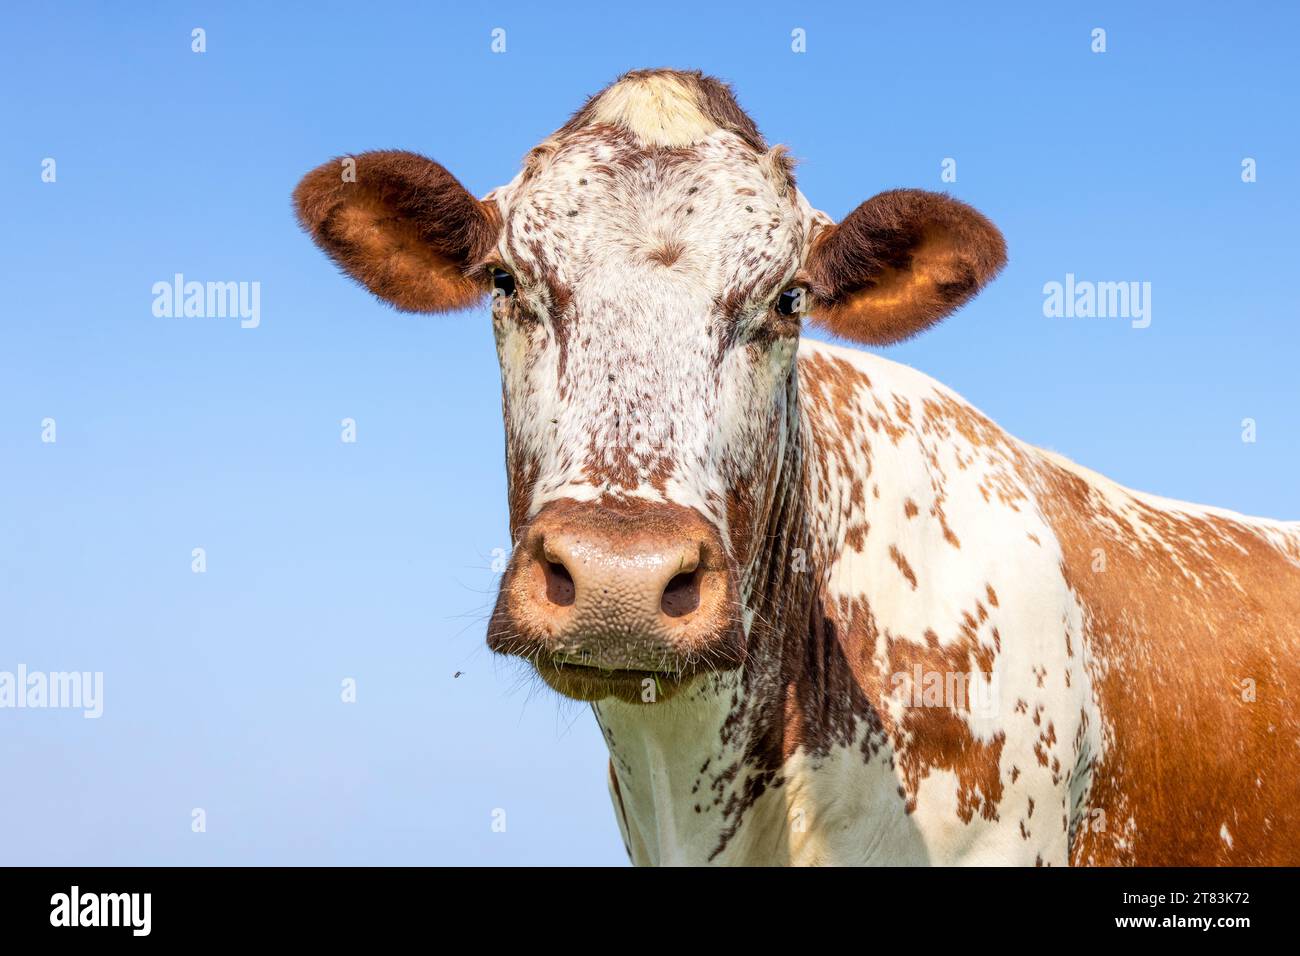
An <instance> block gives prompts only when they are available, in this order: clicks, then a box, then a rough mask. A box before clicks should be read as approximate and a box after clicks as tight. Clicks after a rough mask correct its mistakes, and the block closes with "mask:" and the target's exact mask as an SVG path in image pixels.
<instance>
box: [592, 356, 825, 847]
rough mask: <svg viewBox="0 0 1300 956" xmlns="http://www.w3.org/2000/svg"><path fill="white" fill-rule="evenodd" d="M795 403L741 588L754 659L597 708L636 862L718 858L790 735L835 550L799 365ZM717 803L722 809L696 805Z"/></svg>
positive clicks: (791, 390) (793, 379)
mask: <svg viewBox="0 0 1300 956" xmlns="http://www.w3.org/2000/svg"><path fill="white" fill-rule="evenodd" d="M785 407H786V412H785V418H784V421H783V423H782V427H781V441H780V442H779V444H778V452H777V454H778V463H777V467H776V468H775V469H774V480H773V485H772V492H771V494H770V495H768V496H766V498H765V500H766V502H767V507H766V512H765V514H764V515H763V516H762V519H761V522H760V530H761V535H760V536H759V537H758V538H757V540H759V541H762V542H764V544H763V546H762V547H761V549H760V551H759V553H758V554H757V555H755V558H754V560H753V561H752V563H751V565H750V567H749V569H748V572H747V573H746V574H745V576H744V580H743V582H742V588H741V594H742V596H743V598H742V599H743V603H744V608H743V613H744V615H745V621H746V625H747V632H748V640H747V651H746V661H745V665H744V667H743V668H742V669H740V670H738V671H730V672H726V673H723V674H719V675H716V676H712V677H709V678H706V679H701V680H699V681H697V682H696V684H695V685H694V686H693V687H692V688H691V690H690V691H689V692H688V693H687V694H684V695H681V696H680V697H677V698H673V699H670V700H667V701H664V702H662V703H659V704H655V705H652V706H645V705H634V704H625V703H622V702H619V701H614V700H606V701H602V702H600V703H599V704H596V705H594V706H593V710H594V712H595V714H596V719H597V721H598V722H599V724H600V726H601V730H602V732H603V733H604V735H605V740H606V743H607V744H608V746H609V749H610V758H611V761H612V764H613V767H614V773H615V777H616V787H617V792H616V795H615V804H616V806H615V810H616V813H619V814H621V816H622V818H623V821H624V824H625V830H626V837H627V839H628V842H629V850H630V852H631V853H632V856H633V859H634V860H636V861H637V862H650V863H655V864H661V865H667V864H674V863H701V862H707V861H709V860H710V859H712V858H714V857H715V856H716V855H717V853H718V851H720V850H721V849H722V848H723V847H724V846H725V845H726V843H727V842H729V840H730V837H731V836H732V835H733V834H734V831H735V830H736V829H737V828H738V827H739V825H740V823H741V821H742V819H743V817H744V814H745V811H746V810H747V809H748V807H749V805H751V804H752V802H753V801H754V800H755V799H757V797H758V796H759V795H761V794H762V792H764V790H765V789H766V788H767V787H768V786H769V785H771V784H772V783H773V778H774V776H775V774H776V772H777V768H778V767H779V764H780V760H781V756H782V752H783V750H784V748H785V741H786V737H787V735H786V733H785V731H784V719H783V717H784V715H783V701H784V699H785V693H784V687H783V680H782V671H783V667H784V664H783V662H785V661H787V660H788V659H789V658H790V657H791V656H796V657H797V656H798V655H800V654H801V653H802V651H801V647H802V643H803V638H804V637H806V635H807V633H808V627H809V621H810V620H811V619H812V618H813V616H814V615H813V608H814V605H815V599H816V592H817V587H816V581H817V580H818V577H819V575H818V573H817V571H818V567H817V563H818V559H819V558H820V557H821V556H822V554H821V553H822V552H823V551H824V550H825V549H824V548H817V547H815V546H814V541H813V530H812V522H811V508H810V506H809V463H808V457H807V454H806V450H807V449H809V448H811V447H812V440H811V434H810V426H809V424H808V422H807V421H806V416H805V415H804V414H803V410H802V409H801V407H800V402H799V390H798V375H797V373H796V372H795V371H794V370H792V371H791V375H790V381H789V384H788V386H787V400H786V406H785ZM727 780H741V781H747V783H746V784H745V785H744V786H743V793H744V795H743V796H741V797H740V799H739V800H737V799H736V798H735V796H734V795H731V794H728V795H726V796H724V794H726V793H727V791H728V789H729V788H728V787H726V786H719V781H727ZM711 801H712V802H713V804H714V806H713V808H712V809H713V811H714V812H711V813H710V812H702V811H701V810H699V809H697V807H700V806H701V805H703V804H708V803H710V802H711ZM720 820H721V821H722V824H721V832H722V838H721V840H720V839H719V831H720V823H719V821H720Z"/></svg>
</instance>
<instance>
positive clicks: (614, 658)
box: [488, 499, 745, 703]
mask: <svg viewBox="0 0 1300 956" xmlns="http://www.w3.org/2000/svg"><path fill="white" fill-rule="evenodd" d="M488 646H489V647H490V648H491V649H492V650H494V651H496V652H497V653H501V654H512V655H516V656H518V657H521V658H523V659H525V660H527V661H528V662H529V663H531V664H532V665H533V667H534V668H535V669H536V670H537V673H538V674H539V675H540V676H541V678H542V680H543V681H545V682H546V683H547V684H548V685H549V686H550V687H552V688H553V689H555V690H556V691H558V692H559V693H561V694H563V695H565V696H566V697H571V698H573V699H575V700H587V701H594V700H603V699H605V698H611V697H612V698H616V699H619V700H623V701H627V702H629V703H658V702H661V701H664V700H667V699H669V698H671V697H674V696H677V695H679V694H680V693H681V692H682V691H683V690H684V689H685V688H687V687H688V686H689V685H691V684H692V683H693V682H694V681H695V680H696V679H698V678H699V677H701V676H702V675H705V674H709V673H714V672H718V671H722V670H728V669H731V668H735V667H738V666H740V664H741V663H742V662H743V658H744V647H745V641H744V630H743V626H742V624H741V617H740V614H739V608H738V602H737V587H736V572H735V568H734V566H733V565H732V562H731V560H730V558H729V557H728V555H727V552H726V548H725V547H724V546H723V543H722V538H721V536H720V535H719V534H718V532H717V530H716V528H714V526H713V525H712V524H711V523H710V522H709V521H707V520H706V519H704V518H703V517H702V516H701V515H700V514H699V512H697V511H695V510H694V509H691V508H685V507H682V506H679V505H672V504H663V503H650V502H645V501H639V500H632V501H628V500H618V501H610V500H604V499H602V500H601V501H600V502H590V501H588V502H578V501H573V500H571V499H564V500H561V501H556V502H552V503H550V504H548V505H547V506H546V507H544V508H543V509H542V510H541V511H540V512H539V513H538V514H537V516H536V517H535V518H534V519H533V520H532V521H531V522H530V523H529V524H528V526H527V527H526V528H525V529H524V531H523V533H522V534H521V535H520V538H519V545H518V547H517V548H516V549H515V553H514V556H513V557H512V559H511V562H510V566H509V567H508V568H507V569H506V573H505V576H504V577H503V578H502V582H501V591H500V593H499V595H498V596H497V603H496V609H495V610H494V611H493V613H492V620H491V623H490V624H489V627H488Z"/></svg>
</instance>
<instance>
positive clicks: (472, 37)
mask: <svg viewBox="0 0 1300 956" xmlns="http://www.w3.org/2000/svg"><path fill="white" fill-rule="evenodd" d="M836 6H839V7H842V9H841V10H835V9H834V8H833V7H832V5H830V4H816V5H811V6H810V5H805V4H793V3H780V4H777V3H759V2H748V3H744V4H710V5H705V4H699V3H676V2H670V0H660V2H658V3H655V4H649V5H644V6H643V7H642V8H641V9H639V10H630V9H627V8H625V7H622V6H619V5H612V4H609V3H598V4H596V3H582V4H565V5H559V6H556V7H551V6H550V5H537V4H515V3H508V2H498V3H495V4H491V5H489V6H488V7H484V8H481V9H471V5H467V4H456V5H442V4H384V3H375V4H355V3H346V4H344V3H340V4H335V5H324V6H320V7H314V6H313V7H308V6H307V5H302V6H296V7H293V8H289V7H288V6H287V5H286V6H283V7H282V6H281V5H268V4H247V5H241V4H221V5H219V6H218V5H215V4H213V5H211V6H208V5H197V4H196V5H185V4H167V5H162V4H159V5H149V4H129V5H127V4H114V5H109V4H102V5H101V4H61V5H57V6H55V5H42V6H40V7H39V8H38V7H37V6H32V5H29V6H25V7H22V8H21V9H19V8H15V9H14V10H11V11H9V12H8V13H7V14H6V20H7V22H6V29H5V30H4V32H3V35H2V36H0V81H2V82H3V87H4V89H5V90H6V97H5V99H4V101H3V102H2V103H0V123H2V126H0V128H2V129H3V130H4V136H3V140H2V145H0V198H2V200H3V204H4V208H5V210H6V216H5V223H6V228H5V229H4V230H3V232H0V261H3V263H4V274H5V282H4V289H5V294H6V302H5V304H4V305H5V308H4V318H3V320H0V491H2V494H0V671H6V670H8V671H13V670H15V669H16V668H17V667H18V665H20V664H24V665H26V666H27V667H28V668H29V669H32V670H41V671H59V670H78V671H102V672H103V673H104V698H105V699H104V715H103V716H102V717H101V718H100V719H98V720H85V719H83V718H82V717H81V715H80V713H77V712H72V711H59V710H23V711H18V710H0V781H2V782H3V783H2V784H0V864H3V863H35V864H39V863H50V864H56V863H64V864H71V863H97V864H148V863H159V864H170V863H214V864H234V863H303V864H316V863H370V864H384V863H413V864H414V863H470V864H475V863H482V864H494V863H522V864H533V863H621V862H624V857H623V851H622V847H621V844H620V842H619V838H618V834H617V830H616V828H615V824H614V819H613V815H612V811H611V809H610V806H609V803H608V798H607V795H606V789H605V752H604V747H603V744H602V742H601V740H600V738H599V735H598V733H597V730H596V727H595V725H594V722H593V721H592V719H591V717H590V715H589V713H588V712H587V711H586V709H585V708H584V707H583V706H581V705H577V704H568V703H563V702H560V701H558V700H557V699H556V698H555V697H554V695H552V694H551V693H550V692H548V691H545V690H543V689H537V688H536V687H535V685H534V684H533V682H531V681H529V680H527V679H526V678H525V677H524V676H523V675H522V674H521V673H520V671H519V670H518V669H517V668H516V667H515V666H513V665H511V664H509V663H505V662H495V661H494V660H493V659H492V658H491V656H490V655H489V654H488V652H487V651H486V649H485V648H484V646H483V631H484V626H485V624H484V617H485V614H486V611H487V609H488V608H489V607H490V603H491V600H492V594H493V590H494V587H495V583H496V575H495V574H494V573H493V571H492V569H491V562H492V556H493V549H495V548H503V547H507V546H508V536H507V531H506V508H505V488H504V471H503V466H502V448H503V437H502V430H501V423H500V392H499V383H498V371H497V365H496V359H495V355H494V352H493V349H492V341H491V334H490V327H489V320H488V316H487V314H486V311H480V312H477V313H471V314H464V315H457V316H450V317H411V316H403V315H399V314H397V313H395V312H393V311H391V310H389V309H387V308H385V307H383V306H381V305H379V304H377V303H376V302H375V301H374V300H373V299H372V298H371V297H370V296H369V295H368V294H367V293H365V292H364V291H363V290H361V289H359V288H357V287H355V286H353V285H351V284H350V283H348V282H346V281H344V280H343V279H342V278H340V277H339V276H338V275H336V274H335V272H334V270H333V268H332V267H330V266H329V265H328V264H327V262H326V261H325V259H324V258H323V256H322V255H321V254H320V253H319V252H318V251H317V250H316V249H315V248H314V247H313V246H312V245H311V243H310V242H309V241H308V240H307V239H306V238H305V237H304V236H302V235H301V234H300V233H299V232H298V230H297V227H296V225H295V223H294V221H293V217H292V215H291V212H290V207H289V194H290V192H291V190H292V189H293V186H294V184H295V183H296V182H297V180H298V178H299V177H300V176H301V175H302V174H303V173H305V172H306V171H308V170H309V169H311V168H312V167H313V166H315V165H317V164H319V163H321V162H323V161H324V160H326V159H328V158H330V157H333V156H336V155H338V154H340V153H344V152H355V151H360V150H364V149H372V148H383V147H397V148H405V149H412V150H416V151H419V152H423V153H425V154H427V155H430V156H432V157H434V158H436V159H437V160H439V161H440V162H442V163H443V164H445V165H446V166H447V167H448V168H450V169H451V170H452V171H453V172H454V173H456V174H457V175H458V176H459V177H460V178H461V179H462V181H463V182H465V184H466V185H467V186H468V187H469V188H470V189H471V190H472V191H475V192H477V193H480V194H481V193H483V192H486V191H487V190H488V189H490V188H492V187H493V186H495V185H498V184H499V183H502V182H505V181H506V180H508V179H509V178H510V177H511V176H512V175H513V174H514V171H515V169H516V167H517V164H518V161H519V159H520V157H521V156H522V155H523V154H524V153H525V152H526V151H527V149H528V148H529V147H531V146H532V145H533V144H534V143H536V142H537V141H538V140H539V139H541V138H542V137H543V136H545V135H546V134H547V133H549V132H550V131H551V130H552V129H554V128H555V127H556V126H558V125H560V124H561V123H562V122H563V121H564V119H565V118H567V116H568V115H569V114H570V113H571V112H572V111H573V110H574V109H576V108H577V107H578V106H579V105H581V103H582V101H583V99H584V98H585V97H586V96H587V95H588V94H590V93H592V92H594V91H596V90H597V89H599V88H600V87H601V86H603V85H604V84H606V83H607V82H608V81H609V80H611V79H613V78H614V77H615V76H616V75H618V74H619V73H621V72H623V71H624V70H627V69H631V68H637V67H646V66H676V67H683V68H701V69H704V70H706V71H708V72H710V73H713V74H715V75H718V76H720V77H722V78H724V79H727V80H730V81H731V82H733V83H734V84H735V86H736V88H737V90H738V93H739V96H740V100H741V103H742V105H744V106H745V107H746V108H747V109H748V110H749V111H750V113H751V114H752V115H753V116H754V117H755V119H756V120H757V122H758V123H759V125H760V127H761V128H762V129H763V130H764V132H765V134H766V135H767V137H768V138H769V139H770V140H772V141H774V142H783V143H786V144H788V145H789V146H790V147H791V149H792V151H793V153H794V155H795V156H796V157H798V158H799V159H800V160H801V165H800V169H799V183H800V186H801V188H802V189H803V190H804V191H805V193H806V194H807V195H808V196H809V198H810V199H811V201H812V202H813V203H814V204H815V205H817V206H819V207H821V208H823V209H825V210H827V211H828V212H829V213H831V214H832V215H834V216H836V217H839V216H842V215H844V214H845V213H847V212H848V211H849V210H851V209H852V208H853V207H854V206H855V205H857V204H858V203H859V202H861V201H862V200H864V199H866V198H868V197H869V196H871V195H872V194H873V193H875V192H878V191H880V190H882V189H887V188H891V187H898V186H915V187H922V188H930V189H948V190H949V191H951V192H952V193H953V194H954V195H956V196H958V197H960V198H962V199H965V200H967V201H968V202H971V203H972V204H974V205H975V206H976V207H978V208H979V209H981V210H982V211H983V212H985V213H986V214H987V215H988V216H989V217H990V218H992V219H993V220H994V221H995V222H996V223H997V224H998V225H999V226H1000V227H1001V228H1002V230H1003V232H1004V233H1005V234H1006V236H1007V240H1008V244H1009V248H1010V258H1011V262H1010V265H1009V267H1008V268H1007V269H1006V271H1005V272H1004V273H1003V274H1002V276H1001V277H1000V278H999V279H998V280H997V281H996V282H995V283H994V285H993V286H992V287H990V288H989V289H988V290H987V291H985V292H984V293H983V294H982V295H981V296H980V298H979V299H978V300H976V301H975V302H974V303H973V304H972V305H970V306H969V307H967V308H966V309H965V310H964V311H962V312H961V313H959V314H958V315H957V316H955V317H953V318H952V319H950V320H949V321H947V322H946V323H945V324H944V325H942V326H940V327H939V328H938V329H936V330H934V331H932V332H930V333H928V334H927V335H925V336H923V337H921V338H919V339H916V340H914V341H913V342H910V343H907V344H905V345H902V346H899V347H895V348H892V349H889V350H887V354H889V355H890V356H891V357H893V358H896V359H898V360H900V361H903V362H906V363H908V364H911V365H914V366H916V367H917V368H920V369H921V370H923V371H925V372H927V373H929V374H931V375H933V376H935V377H936V378H938V379H939V380H941V381H943V382H945V383H947V384H948V385H950V386H952V387H953V388H955V389H956V390H957V391H959V392H960V393H962V394H963V395H965V396H966V397H967V398H968V399H970V400H971V401H972V402H974V403H975V404H976V405H977V406H979V407H980V408H982V409H983V410H984V411H986V412H987V413H988V414H990V415H991V416H992V417H993V418H994V419H995V420H997V421H998V422H999V423H1000V424H1001V425H1003V426H1004V427H1005V428H1007V429H1008V430H1009V431H1011V432H1012V433H1014V434H1016V435H1018V436H1020V437H1022V438H1024V439H1026V440H1029V441H1032V442H1035V443H1037V444H1041V445H1045V446H1048V447H1051V448H1054V449H1056V450H1058V451H1060V452H1062V453H1064V454H1066V455H1068V456H1070V457H1072V458H1074V459H1076V460H1078V461H1080V462H1082V463H1083V464H1086V465H1088V466H1090V467H1092V468H1095V469H1097V470H1099V471H1101V472H1103V473H1105V474H1108V475H1110V476H1111V477H1113V478H1115V479H1117V480H1119V481H1121V482H1123V483H1125V484H1128V485H1131V486H1133V487H1137V488H1141V489H1143V490H1149V491H1154V492H1158V493H1160V494H1164V495H1168V496H1172V497H1180V498H1188V499H1192V500H1196V501H1202V502H1206V503H1210V504H1215V505H1220V506H1224V507H1229V508H1234V509H1238V510H1242V511H1246V512H1251V513H1259V514H1268V515H1273V516H1276V517H1286V518H1292V519H1297V518H1300V494H1298V493H1297V479H1296V475H1297V472H1298V470H1300V421H1298V420H1297V415H1296V410H1297V408H1300V381H1298V379H1300V375H1298V374H1297V373H1298V372H1300V363H1298V361H1297V359H1298V357H1300V331H1298V328H1300V305H1298V304H1297V296H1296V288H1295V276H1296V262H1297V253H1298V252H1300V249H1298V246H1300V240H1298V239H1297V235H1298V232H1297V229H1296V225H1295V224H1296V221H1297V214H1298V213H1300V182H1298V180H1297V168H1298V163H1300V133H1298V132H1297V127H1296V123H1295V122H1294V115H1295V107H1296V102H1297V92H1300V82H1298V81H1300V60H1298V59H1297V58H1296V56H1295V52H1294V38H1295V36H1296V35H1297V30H1298V29H1300V14H1297V12H1296V8H1295V7H1294V6H1293V5H1290V4H1281V3H1277V4H1262V3H1261V4H1252V3H1237V4H1231V5H1227V4H1210V3H1186V2H1182V3H1144V4H1140V5H1139V4H1130V3H1118V2H1117V3H1069V4H1065V3H1060V4H1057V3H1053V4H1043V3H1024V4H1003V5H998V9H997V10H993V9H990V8H989V7H988V6H987V5H984V4H977V3H944V2H930V3H926V4H922V5H917V4H897V3H888V4H876V3H853V4H842V5H836ZM194 27H202V28H204V29H205V30H206V31H207V52H205V53H203V54H196V53H193V52H192V51H191V30H192V29H193V28H194ZM497 27H500V28H503V29H505V31H506V52H505V53H503V54H494V53H492V52H491V49H490V44H491V31H492V30H493V29H494V28H497ZM1096 27H1102V28H1104V29H1105V30H1106V31H1107V34H1106V41H1107V50H1106V52H1105V53H1101V54H1098V53H1093V52H1091V50H1090V45H1091V37H1090V33H1091V31H1092V30H1093V29H1094V28H1096ZM795 28H802V29H804V30H806V34H807V52H806V53H802V54H796V53H793V52H791V49H790V44H791V39H790V37H791V31H792V30H793V29H795ZM47 157H48V158H53V159H54V160H55V161H56V164H57V166H56V173H57V178H56V181H55V182H53V183H47V182H42V179H41V171H42V161H43V160H44V159H45V158H47ZM1246 157H1250V158H1253V159H1254V160H1255V161H1256V164H1257V177H1258V178H1257V181H1256V182H1253V183H1243V182H1242V179H1241V163H1242V160H1243V159H1244V158H1246ZM945 158H954V159H956V161H957V174H958V175H957V181H956V182H955V183H951V184H946V183H943V182H941V181H940V172H941V163H942V161H943V160H944V159H945ZM178 272H180V273H183V274H184V275H185V276H186V277H187V278H189V279H198V280H201V281H207V280H222V281H227V280H229V281H248V282H252V281H256V282H259V283H260V288H261V321H260V325H259V326H258V327H257V328H255V329H241V328H240V327H239V323H238V321H237V320H233V319H198V318H191V319H184V318H159V317H156V316H154V315H153V313H152V309H151V306H152V302H153V296H152V293H151V287H152V285H153V284H154V283H155V282H159V281H170V280H171V277H172V276H173V275H174V274H175V273H178ZM1067 273H1073V274H1075V275H1076V276H1077V277H1079V278H1080V279H1091V280H1101V281H1138V282H1150V283H1151V287H1152V302H1151V310H1152V322H1151V325H1150V327H1149V328H1145V329H1134V328H1132V327H1131V324H1130V323H1129V322H1128V321H1126V320H1119V319H1109V320H1107V319H1080V318H1073V319H1065V318H1047V317H1045V316H1044V314H1043V286H1044V284H1045V283H1047V282H1051V281H1064V278H1065V275H1066V274H1067ZM46 418H53V419H54V420H55V422H56V428H57V441H56V442H55V443H53V444H50V443H46V442H42V440H41V436H42V425H41V423H42V421H43V420H44V419H46ZM344 418H353V419H355V420H356V422H357V439H358V440H357V441H356V442H355V443H353V444H345V443H343V442H342V441H340V421H341V420H342V419H344ZM1246 418H1251V419H1253V420H1254V421H1255V423H1256V429H1257V432H1256V436H1257V440H1256V441H1255V442H1253V443H1248V442H1243V441H1242V424H1241V423H1242V420H1243V419H1246ZM196 547H202V548H204V549H205V550H206V554H207V571H206V572H205V573H203V574H195V573H192V571H191V560H192V559H191V553H192V550H193V549H194V548H196ZM458 671H459V672H462V673H461V676H460V677H458V678H457V677H454V676H453V675H454V674H455V673H456V672H458ZM344 678H352V679H355V681H356V682H357V701H356V703H354V704H344V703H342V702H341V701H340V686H341V681H342V680H343V679H344ZM194 808H202V809H203V810H204V811H205V812H206V822H207V830H206V832H204V833H194V832H192V830H191V819H192V817H191V813H192V810H193V809H194ZM496 810H504V811H505V814H506V817H505V819H506V829H505V832H494V830H493V827H492V822H493V812H494V811H496Z"/></svg>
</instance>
